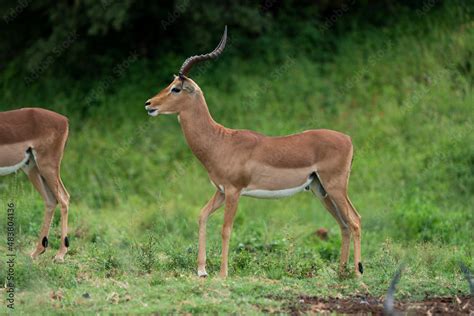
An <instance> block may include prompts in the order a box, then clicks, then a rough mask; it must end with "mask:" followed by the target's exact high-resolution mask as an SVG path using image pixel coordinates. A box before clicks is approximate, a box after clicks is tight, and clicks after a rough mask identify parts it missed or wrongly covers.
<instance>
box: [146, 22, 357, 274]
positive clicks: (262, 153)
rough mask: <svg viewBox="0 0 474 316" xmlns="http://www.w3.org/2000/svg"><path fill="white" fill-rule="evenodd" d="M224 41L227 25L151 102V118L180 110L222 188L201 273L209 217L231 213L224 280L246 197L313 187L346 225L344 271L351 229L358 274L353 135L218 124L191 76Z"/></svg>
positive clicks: (195, 147) (203, 219) (207, 211)
mask: <svg viewBox="0 0 474 316" xmlns="http://www.w3.org/2000/svg"><path fill="white" fill-rule="evenodd" d="M226 40H227V27H226V28H225V30H224V35H223V37H222V39H221V42H220V43H219V45H218V46H217V48H216V49H215V50H214V51H213V52H211V53H209V54H205V55H197V56H192V57H189V58H188V59H186V61H185V62H184V63H183V65H182V67H181V70H180V72H179V76H176V77H175V78H174V80H173V82H172V83H171V84H170V85H169V86H168V87H166V88H165V89H164V90H162V91H161V92H160V93H158V94H157V95H156V96H154V97H153V98H151V99H149V100H148V101H146V103H145V109H146V110H147V111H148V114H149V115H151V116H157V115H158V114H178V119H179V121H180V124H181V128H182V130H183V133H184V137H185V138H186V141H187V143H188V145H189V147H190V148H191V150H192V152H193V153H194V155H195V156H196V157H197V158H198V159H199V161H200V162H201V163H202V164H203V165H204V167H205V168H206V169H207V171H208V173H209V178H210V180H211V182H212V183H213V184H214V186H215V187H216V192H215V193H214V195H213V197H212V198H211V199H210V200H209V202H208V203H207V204H206V206H204V208H203V209H202V210H201V215H200V217H199V251H198V275H199V276H207V272H206V223H207V219H208V217H209V215H211V214H212V213H213V212H214V211H216V210H217V209H218V208H219V207H220V206H221V205H222V204H224V203H225V214H224V225H223V228H222V261H221V270H220V275H221V276H222V277H226V276H227V263H228V259H227V257H228V252H229V239H230V234H231V230H232V224H233V220H234V216H235V213H236V211H237V204H238V202H239V198H240V196H252V197H256V198H279V197H284V196H289V195H293V194H295V193H297V192H301V191H304V190H309V189H311V191H312V192H313V193H314V194H315V195H316V196H318V197H319V198H320V199H321V200H322V201H323V203H324V205H325V207H326V208H327V209H328V211H329V212H330V213H331V215H332V216H333V217H334V218H335V219H336V221H337V222H338V224H339V226H340V228H341V233H342V247H341V258H340V269H343V268H344V266H345V265H346V263H347V261H348V257H349V247H350V245H349V243H350V239H351V233H352V236H353V238H354V262H355V271H356V274H357V275H359V274H360V273H362V272H363V268H362V264H361V262H360V252H361V249H360V240H361V228H360V216H359V214H358V213H357V211H356V209H355V208H354V206H353V205H352V203H351V201H350V200H349V197H348V196H347V186H348V179H349V173H350V169H351V161H352V153H353V149H352V142H351V139H350V137H348V136H346V135H344V134H341V133H339V132H335V131H331V130H310V131H306V132H303V133H300V134H294V135H289V136H283V137H267V136H265V135H262V134H259V133H256V132H253V131H248V130H234V129H230V128H226V127H224V126H222V125H220V124H218V123H216V122H215V121H214V119H213V118H212V117H211V115H210V113H209V110H208V108H207V104H206V101H205V99H204V95H203V92H202V91H201V89H200V88H199V86H198V85H197V84H196V83H195V82H194V81H193V80H191V79H190V78H189V77H187V76H186V75H187V73H188V72H189V70H190V69H191V67H192V66H193V65H194V64H196V63H198V62H201V61H204V60H208V59H211V58H216V57H217V56H219V55H220V54H221V53H222V51H223V50H224V47H225V44H226Z"/></svg>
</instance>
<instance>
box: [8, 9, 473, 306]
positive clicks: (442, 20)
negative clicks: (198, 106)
mask: <svg viewBox="0 0 474 316" xmlns="http://www.w3.org/2000/svg"><path fill="white" fill-rule="evenodd" d="M337 42H338V47H337V52H336V53H335V54H333V56H332V58H331V60H330V61H327V62H325V63H324V64H320V63H319V62H316V61H315V60H316V59H317V58H314V56H303V55H300V54H298V53H297V52H293V51H288V56H290V57H289V58H287V57H285V56H283V57H282V59H281V63H280V64H279V66H276V67H279V68H277V69H279V71H277V72H271V69H272V67H275V65H271V64H266V63H265V62H264V60H265V59H264V58H262V59H258V60H257V59H256V60H250V61H249V60H244V59H240V58H239V57H237V56H235V52H233V51H232V48H230V52H229V54H230V55H231V57H229V58H228V59H225V57H223V58H222V59H220V60H219V61H217V62H214V63H213V64H212V67H208V68H205V69H204V70H203V71H202V72H200V73H198V74H196V75H195V76H193V78H195V80H196V81H197V82H198V84H199V85H200V86H201V88H202V89H203V91H204V93H205V95H206V98H207V102H208V104H209V107H210V110H211V112H212V113H213V115H214V118H215V119H216V120H217V121H219V122H221V123H223V124H224V125H226V126H229V127H233V128H248V129H254V130H258V131H260V132H263V133H266V134H269V135H281V134H288V133H294V132H298V131H302V130H305V129H310V128H330V129H335V130H339V131H342V132H345V133H347V134H349V135H351V136H352V138H353V141H354V144H355V148H356V149H355V160H354V164H353V171H352V175H351V180H350V196H351V199H352V201H353V202H354V204H355V206H356V207H357V209H358V211H359V212H360V213H361V215H362V224H363V235H362V259H363V262H364V266H365V274H364V276H363V278H361V279H355V278H353V277H352V276H351V275H350V274H349V275H348V276H346V277H340V276H338V274H337V272H336V271H337V264H338V258H339V247H340V236H339V229H338V226H337V224H336V222H335V221H334V220H333V219H332V218H331V216H330V215H329V214H328V213H327V212H326V211H325V210H324V209H323V207H322V206H321V205H320V203H319V202H318V201H316V200H315V199H314V198H313V197H312V196H311V195H310V194H300V195H298V196H295V197H292V198H289V199H284V200H278V201H262V200H255V199H249V198H243V199H242V200H241V203H240V206H239V212H238V213H237V216H236V220H235V225H234V231H233V235H232V239H231V251H230V267H229V268H230V271H229V272H230V277H229V278H228V279H227V280H221V279H219V278H217V273H218V269H219V260H220V227H221V226H220V225H221V223H222V211H220V212H217V213H216V214H215V215H214V216H213V217H211V219H210V222H209V226H208V272H209V273H210V277H209V278H208V279H205V280H201V279H198V278H197V277H196V276H195V270H196V256H197V217H198V213H199V209H200V208H201V207H202V206H203V205H204V204H205V202H206V201H207V200H208V199H209V198H210V196H211V195H212V193H213V188H212V186H211V185H210V183H209V181H208V178H207V175H206V173H205V171H204V170H203V168H202V167H201V166H200V165H199V163H198V162H197V160H196V159H194V158H193V157H192V154H191V152H190V150H189V149H188V148H187V147H186V144H185V141H184V139H183V136H182V135H181V130H180V127H179V125H178V123H177V122H176V118H174V117H159V118H157V119H152V118H148V117H147V116H146V113H145V112H144V110H143V103H144V101H145V100H146V99H148V98H149V97H150V96H152V95H153V94H154V93H156V92H157V91H158V89H160V88H161V87H163V86H164V85H165V84H166V83H167V81H166V80H165V79H161V78H164V77H165V76H164V73H165V72H166V76H169V75H171V74H172V73H173V71H176V70H175V69H177V67H178V66H179V61H176V63H174V59H173V58H171V59H170V61H158V62H157V63H156V64H153V63H151V62H147V61H137V62H135V63H133V64H132V66H131V68H130V69H129V70H128V72H126V73H125V74H124V75H123V76H122V77H120V78H115V79H114V80H113V84H112V85H111V87H110V88H108V89H107V90H106V91H105V92H104V93H98V94H97V98H96V99H95V100H94V102H93V103H91V104H85V101H84V100H85V98H86V96H87V95H89V94H90V93H91V91H94V90H93V89H94V87H95V88H96V87H97V86H100V84H101V81H100V79H99V80H97V81H95V82H92V83H90V82H75V81H73V80H69V81H68V79H61V80H60V79H55V78H53V77H48V78H43V80H40V81H38V82H37V83H36V84H35V85H33V86H31V87H28V88H25V87H22V86H21V79H20V80H15V79H18V78H15V75H14V73H12V72H8V71H5V72H4V73H3V74H2V79H4V80H2V83H1V86H0V87H1V89H2V94H1V97H0V107H2V108H3V109H7V108H16V107H21V106H31V105H35V106H42V107H46V108H51V109H55V110H57V111H59V112H61V113H64V114H66V115H68V116H69V117H70V123H71V133H70V139H69V142H68V145H67V151H66V154H65V158H64V161H63V168H62V169H63V179H64V182H65V185H66V186H67V188H68V189H69V191H70V193H71V195H72V203H71V210H70V239H71V249H70V252H69V254H68V256H67V259H66V263H64V264H53V263H52V260H51V259H52V256H53V255H54V251H55V250H56V249H57V248H58V243H59V241H58V240H59V230H58V222H59V218H58V216H56V217H55V220H54V224H53V228H52V233H51V237H50V244H51V249H49V250H48V251H47V252H46V254H44V255H43V256H42V257H41V258H40V259H39V260H38V261H37V262H31V261H30V259H29V258H28V256H27V255H28V253H29V252H30V251H31V250H32V248H33V245H34V242H35V241H36V236H37V233H38V230H39V227H40V223H41V220H42V216H43V214H42V213H43V210H42V204H41V200H40V198H39V196H38V194H37V193H36V192H34V191H33V189H32V188H31V185H30V184H29V183H28V182H27V181H26V177H25V176H24V175H21V174H18V175H17V176H10V177H5V178H2V180H1V181H2V182H1V183H0V192H1V194H0V205H3V207H0V208H4V209H5V210H6V205H7V202H8V201H9V200H11V199H13V200H14V201H15V202H16V203H17V212H16V225H17V235H18V238H17V257H16V259H17V264H16V267H15V273H16V286H17V293H16V309H17V311H20V312H23V313H31V312H37V311H38V306H40V308H41V310H42V311H43V312H45V313H46V312H50V313H54V312H82V313H87V312H94V313H98V312H117V313H118V312H162V313H168V312H237V313H244V312H253V313H259V312H265V311H288V310H289V309H288V308H289V306H291V304H297V303H298V297H299V296H301V295H311V296H353V295H357V294H371V295H374V296H382V295H384V293H385V291H386V289H387V287H388V284H389V282H390V279H391V276H392V275H393V273H394V272H395V270H396V269H397V267H398V266H399V265H400V264H401V263H402V262H403V263H405V265H406V268H405V270H404V273H403V276H402V279H401V282H400V284H399V289H398V291H397V298H404V299H420V298H423V297H424V296H425V295H429V296H439V295H449V296H453V295H459V294H460V293H467V292H468V286H467V282H465V280H464V279H463V276H462V274H461V272H460V270H459V266H458V262H460V261H462V262H464V263H466V264H467V265H468V266H469V267H470V268H471V269H473V268H474V259H473V249H474V247H473V246H474V242H473V240H474V238H473V237H474V234H473V231H474V230H473V227H474V215H473V211H472V205H474V194H473V193H474V192H473V188H474V175H473V173H474V167H473V166H474V133H473V132H474V131H473V126H474V125H473V117H474V116H473V114H474V106H473V105H474V98H473V93H472V85H473V82H474V80H473V79H474V75H473V70H472V68H471V65H472V63H473V62H474V60H473V58H472V56H473V54H474V30H473V27H472V22H470V24H469V23H467V22H466V21H465V19H463V18H462V12H461V13H460V12H458V10H456V9H443V10H440V11H439V12H434V13H432V14H431V15H427V16H424V17H419V19H417V20H416V21H409V19H404V20H401V21H400V22H399V23H398V24H396V25H393V26H391V27H387V28H384V29H381V30H365V31H364V32H356V31H353V32H350V33H348V34H346V35H344V36H342V37H341V38H338V41H337ZM183 57H184V56H183ZM171 60H172V61H173V63H172V62H171ZM159 65H164V66H163V67H164V68H165V69H160V75H159V76H158V77H159V79H156V78H155V74H154V73H153V72H154V67H158V66H159ZM172 67H173V68H172ZM273 69H274V68H273ZM104 76H105V75H104ZM104 78H105V77H104ZM65 83H67V84H65ZM157 86H158V87H157ZM57 215H58V214H57ZM3 218H6V216H2V220H1V221H0V223H2V225H1V228H0V233H1V234H0V235H1V236H5V234H6V230H5V225H4V224H3V223H4V220H3ZM319 227H326V228H328V229H329V239H328V240H327V241H321V240H319V239H318V238H317V237H316V236H315V235H314V232H315V231H316V229H317V228H319ZM2 239H4V238H2ZM0 250H1V253H2V254H3V253H4V250H6V248H5V245H4V243H0ZM3 259H4V258H2V260H3ZM0 267H1V270H0V279H5V276H6V270H5V265H3V264H2V265H1V266H0ZM364 284H365V285H364ZM86 293H87V294H86ZM85 296H86V297H85ZM3 297H4V295H3V293H2V299H3ZM2 303H3V302H2ZM4 305H5V304H2V306H1V309H0V311H1V312H5V311H6V310H5V306H4Z"/></svg>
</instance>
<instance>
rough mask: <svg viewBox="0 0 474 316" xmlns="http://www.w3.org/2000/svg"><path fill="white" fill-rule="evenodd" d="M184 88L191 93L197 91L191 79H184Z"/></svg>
mask: <svg viewBox="0 0 474 316" xmlns="http://www.w3.org/2000/svg"><path fill="white" fill-rule="evenodd" d="M183 90H184V91H186V92H189V93H193V92H194V91H195V88H194V85H193V84H192V83H191V82H189V80H183Z"/></svg>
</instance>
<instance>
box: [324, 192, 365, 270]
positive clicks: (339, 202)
mask: <svg viewBox="0 0 474 316" xmlns="http://www.w3.org/2000/svg"><path fill="white" fill-rule="evenodd" d="M329 196H330V198H331V199H332V200H333V201H334V204H335V206H336V209H337V210H338V211H339V212H340V213H342V214H343V216H344V219H347V224H348V226H349V229H350V232H351V235H352V238H353V239H354V265H355V269H354V271H355V274H356V275H358V276H359V275H361V274H362V273H363V272H364V269H363V266H362V262H361V221H360V216H359V215H358V213H357V211H356V210H355V208H353V206H352V204H351V203H350V200H349V198H348V197H347V194H346V192H342V191H335V192H332V193H331V192H329Z"/></svg>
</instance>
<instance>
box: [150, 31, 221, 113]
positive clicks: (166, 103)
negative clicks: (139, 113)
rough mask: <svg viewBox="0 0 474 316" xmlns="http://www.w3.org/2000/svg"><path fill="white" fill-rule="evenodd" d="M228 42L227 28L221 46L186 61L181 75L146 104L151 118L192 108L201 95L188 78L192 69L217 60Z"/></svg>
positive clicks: (199, 90)
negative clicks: (195, 99) (196, 98)
mask: <svg viewBox="0 0 474 316" xmlns="http://www.w3.org/2000/svg"><path fill="white" fill-rule="evenodd" d="M226 41H227V26H226V27H225V29H224V35H222V38H221V41H220V43H219V45H217V47H216V49H214V50H213V51H212V52H210V53H208V54H203V55H195V56H191V57H189V58H188V59H186V60H185V61H184V63H183V65H182V66H181V69H180V71H179V75H178V76H175V77H174V80H173V81H172V82H171V83H170V84H169V85H168V86H167V87H166V88H164V89H163V90H161V91H160V92H159V93H158V94H157V95H155V96H154V97H152V98H151V99H148V100H147V101H146V102H145V109H146V110H147V111H148V114H149V115H151V116H157V115H158V114H174V113H179V112H181V111H183V110H185V109H186V108H187V107H189V106H192V102H190V101H192V100H193V99H194V98H195V97H196V96H197V95H199V94H201V89H200V88H199V86H198V85H197V84H196V83H195V82H194V81H193V80H191V79H190V78H188V77H186V75H187V74H188V72H189V71H190V70H191V68H192V67H193V66H194V65H195V64H197V63H199V62H201V61H205V60H209V59H214V58H217V57H218V56H219V55H220V54H221V53H222V51H223V50H224V47H225V44H226Z"/></svg>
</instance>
